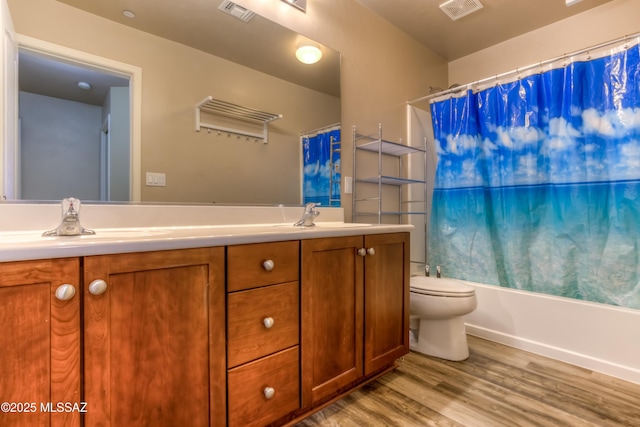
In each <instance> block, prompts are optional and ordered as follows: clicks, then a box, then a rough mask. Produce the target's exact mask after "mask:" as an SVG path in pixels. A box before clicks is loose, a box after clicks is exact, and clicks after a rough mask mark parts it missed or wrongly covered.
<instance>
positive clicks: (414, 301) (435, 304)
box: [409, 276, 478, 361]
mask: <svg viewBox="0 0 640 427" xmlns="http://www.w3.org/2000/svg"><path fill="white" fill-rule="evenodd" d="M410 291H411V293H410V304H411V325H410V340H409V341H410V348H411V350H413V351H417V352H418V353H422V354H426V355H429V356H435V357H439V358H441V359H447V360H454V361H459V360H464V359H466V358H468V357H469V346H468V344H467V333H466V330H465V326H464V320H463V316H464V315H466V314H469V313H471V312H472V311H473V310H475V309H476V307H477V306H478V301H477V299H476V293H475V289H474V288H473V287H472V286H468V285H465V284H464V283H462V282H461V281H459V280H455V279H450V278H436V277H428V276H414V277H411V281H410Z"/></svg>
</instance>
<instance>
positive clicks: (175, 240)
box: [0, 205, 413, 261]
mask: <svg viewBox="0 0 640 427" xmlns="http://www.w3.org/2000/svg"><path fill="white" fill-rule="evenodd" d="M27 206H29V205H27ZM3 208H5V206H0V214H5V215H3V219H6V218H7V217H6V214H7V213H10V214H11V215H12V216H16V218H18V217H21V218H23V217H25V216H26V217H31V218H39V217H41V216H42V212H34V209H36V210H37V208H34V207H33V206H30V207H28V208H26V210H16V208H15V205H14V206H13V207H12V208H11V209H3ZM49 209H50V208H49ZM96 209H99V210H100V211H101V214H104V212H105V209H106V211H109V209H111V210H112V214H114V213H115V211H113V209H114V208H113V207H111V206H110V207H105V206H103V207H100V208H96ZM118 209H119V211H118V214H117V215H115V216H116V217H118V221H117V223H118V227H104V226H103V227H99V228H95V227H93V226H92V220H93V222H94V223H97V224H98V225H106V224H107V223H108V222H111V221H108V220H106V219H104V218H99V219H98V218H97V217H96V216H93V217H92V215H87V216H86V217H82V215H81V218H82V219H81V223H82V225H83V226H84V227H85V228H90V229H92V230H94V231H95V232H96V234H95V235H85V236H56V237H43V236H42V232H43V231H46V230H48V229H51V228H54V227H55V222H56V218H55V217H54V219H53V221H52V219H51V218H50V217H49V213H50V212H48V211H47V215H45V218H46V220H47V222H46V223H45V224H47V225H46V226H45V225H43V224H34V222H37V221H35V220H33V219H32V220H31V221H30V222H29V223H28V227H25V226H22V227H19V228H17V229H10V230H7V231H2V230H0V261H20V260H30V259H45V258H64V257H73V256H88V255H102V254H113V253H127V252H141V251H155V250H168V249H186V248H197V247H209V246H225V245H239V244H247V243H261V242H275V241H284V240H299V239H312V238H320V237H339V236H352V235H365V234H381V233H393V232H409V231H411V230H412V229H413V226H412V225H371V224H358V223H345V222H341V221H340V220H336V219H340V216H341V215H342V210H341V209H338V211H339V212H335V211H333V210H331V211H325V212H323V213H324V216H325V218H326V219H327V220H328V221H321V220H319V219H320V218H318V220H316V226H315V227H309V228H303V227H294V226H293V225H292V224H293V222H295V221H293V220H292V219H291V218H295V217H296V216H298V214H300V213H301V212H302V210H301V208H295V209H293V212H290V211H291V210H292V208H256V209H252V210H251V218H248V217H245V216H243V214H242V213H243V212H242V210H234V209H231V212H225V216H228V217H229V218H225V220H224V221H222V220H220V219H219V214H220V213H219V212H218V211H216V214H217V215H218V220H217V221H215V220H213V219H211V218H212V217H213V216H211V215H210V213H211V212H212V211H209V212H207V214H209V215H207V217H209V218H210V220H208V221H204V220H202V219H198V218H196V217H194V216H192V214H193V213H194V212H195V211H193V210H189V208H185V209H184V210H181V211H180V212H179V215H177V216H176V218H179V220H178V219H175V218H172V219H171V220H166V219H164V220H163V221H158V218H159V217H163V215H165V214H163V207H162V206H159V207H158V209H152V208H150V207H149V206H144V207H143V209H132V207H127V208H125V210H124V212H125V214H126V215H123V214H122V212H123V211H122V207H119V208H118ZM171 209H175V207H173V208H171ZM208 209H215V208H212V207H209V208H208ZM224 209H225V211H228V210H229V209H230V208H224ZM264 209H267V210H264ZM270 209H275V210H274V211H270ZM256 211H257V212H258V215H256ZM284 211H286V213H283V212H284ZM87 213H91V212H90V210H88V211H87ZM149 213H151V216H152V217H153V218H151V217H149V218H147V220H146V221H145V218H144V216H145V214H149ZM196 214H197V215H200V216H202V213H201V212H200V213H199V214H198V213H197V212H196ZM294 214H295V216H294ZM57 215H59V214H57ZM197 215H196V216H197ZM322 216H323V215H321V217H322ZM123 217H131V218H132V222H130V224H132V225H134V226H128V225H129V224H127V223H126V221H123V219H122V218H123ZM256 217H262V218H267V219H271V220H273V219H274V218H277V219H279V220H283V219H284V220H285V222H270V223H260V224H256V223H249V221H250V219H253V220H255V218H256ZM232 218H233V219H232ZM296 219H297V218H296ZM233 220H236V221H238V222H240V223H236V224H233V223H229V222H231V221H233ZM207 222H208V223H209V224H211V223H213V224H214V225H209V224H206V223H207ZM141 223H143V224H153V226H148V227H140V226H139V225H140V224H141ZM0 224H1V221H0ZM122 225H124V226H122ZM6 228H10V227H5V229H6ZM25 228H26V229H25Z"/></svg>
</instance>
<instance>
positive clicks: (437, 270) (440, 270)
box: [436, 265, 442, 278]
mask: <svg viewBox="0 0 640 427" xmlns="http://www.w3.org/2000/svg"><path fill="white" fill-rule="evenodd" d="M436 277H437V278H440V277H442V268H441V267H440V266H439V265H436Z"/></svg>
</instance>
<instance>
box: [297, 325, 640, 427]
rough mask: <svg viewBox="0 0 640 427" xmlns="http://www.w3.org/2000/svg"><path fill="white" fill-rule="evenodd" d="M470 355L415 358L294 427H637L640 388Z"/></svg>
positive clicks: (557, 365) (561, 367)
mask: <svg viewBox="0 0 640 427" xmlns="http://www.w3.org/2000/svg"><path fill="white" fill-rule="evenodd" d="M469 350H470V357H469V359H467V360H466V361H463V362H449V361H445V360H442V359H438V358H434V357H428V356H424V355H421V354H417V353H413V352H412V353H410V354H408V355H407V356H405V358H404V360H403V361H401V362H400V363H399V367H398V369H396V370H395V371H393V372H390V373H388V374H386V375H384V376H383V377H381V378H379V379H378V380H377V381H375V382H373V383H371V384H369V385H367V386H365V387H364V388H362V389H361V390H359V391H356V392H354V393H352V394H351V395H349V396H347V397H345V398H344V399H342V400H339V401H337V402H336V403H334V404H333V405H331V406H328V407H327V408H325V409H323V410H322V411H320V412H318V413H316V414H314V415H313V416H311V417H309V418H307V419H305V420H304V421H302V422H300V423H298V424H297V425H296V426H298V427H311V426H322V427H328V426H332V427H333V426H340V427H343V426H344V427H351V426H354V427H355V426H357V427H362V426H366V427H376V426H380V427H387V426H421V427H422V426H464V427H484V426H487V427H497V426H509V427H512V426H553V427H560V426H562V427H574V426H598V427H604V426H640V385H637V384H633V383H629V382H626V381H623V380H620V379H617V378H613V377H609V376H606V375H603V374H600V373H597V372H593V371H590V370H588V369H584V368H580V367H576V366H573V365H569V364H566V363H563V362H559V361H556V360H553V359H549V358H546V357H542V356H538V355H535V354H532V353H528V352H525V351H522V350H518V349H514V348H511V347H507V346H504V345H501V344H497V343H494V342H491V341H487V340H484V339H481V338H477V337H473V336H469Z"/></svg>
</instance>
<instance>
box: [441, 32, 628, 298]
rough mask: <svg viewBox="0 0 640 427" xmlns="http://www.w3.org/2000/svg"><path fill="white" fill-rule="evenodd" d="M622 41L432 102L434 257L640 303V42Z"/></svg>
mask: <svg viewBox="0 0 640 427" xmlns="http://www.w3.org/2000/svg"><path fill="white" fill-rule="evenodd" d="M612 52H613V53H611V54H609V55H608V56H605V57H600V58H597V59H591V60H585V61H582V62H572V63H570V64H569V65H566V66H565V67H562V68H557V69H552V70H549V71H546V72H540V73H537V74H534V75H530V76H527V77H523V78H521V79H519V80H517V81H514V82H511V83H506V84H497V85H495V86H494V87H490V88H487V89H484V90H481V91H479V92H476V93H473V92H471V91H468V92H467V93H466V96H462V97H455V98H450V99H447V100H444V101H439V102H434V103H432V105H431V113H432V121H433V126H434V136H435V141H436V150H437V154H438V165H437V170H436V179H435V190H434V195H433V207H432V214H431V224H430V230H429V263H430V264H431V265H432V266H433V265H441V266H443V271H444V273H445V275H446V276H449V277H456V278H460V279H465V280H470V281H475V282H481V283H486V284H493V285H499V286H504V287H508V288H514V289H522V290H527V291H533V292H541V293H546V294H551V295H558V296H563V297H569V298H575V299H581V300H586V301H593V302H599V303H606V304H612V305H617V306H623V307H629V308H635V309H640V62H639V56H640V55H639V53H640V49H639V48H638V45H637V44H636V45H634V46H632V47H627V48H621V49H618V50H617V51H612Z"/></svg>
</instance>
